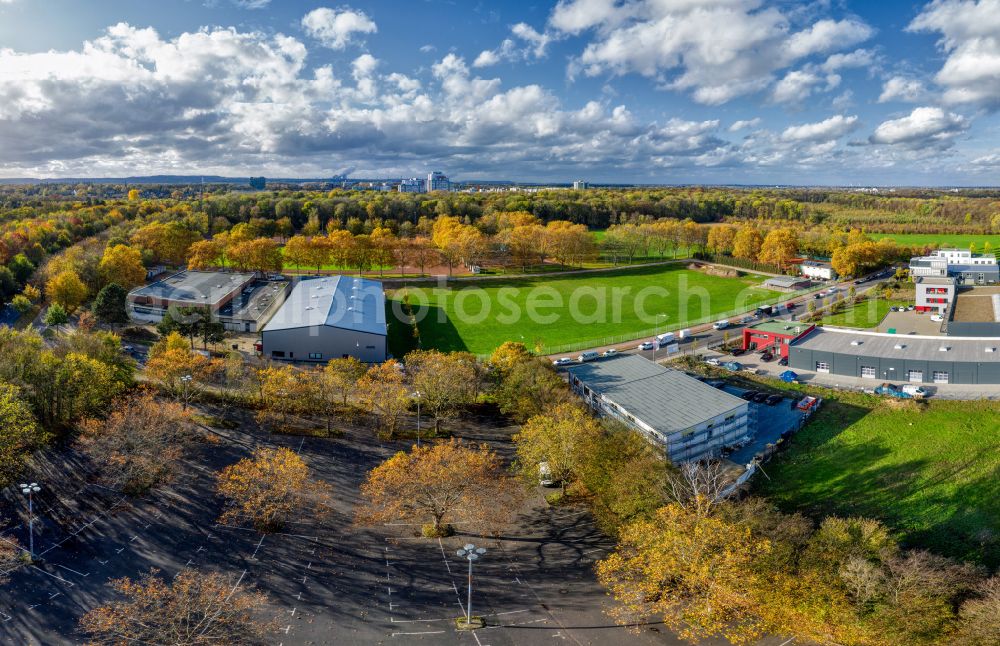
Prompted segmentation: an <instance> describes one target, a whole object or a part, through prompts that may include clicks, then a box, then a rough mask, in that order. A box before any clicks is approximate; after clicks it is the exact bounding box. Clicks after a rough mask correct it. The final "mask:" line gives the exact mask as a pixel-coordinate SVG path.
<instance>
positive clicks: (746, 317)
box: [740, 316, 754, 325]
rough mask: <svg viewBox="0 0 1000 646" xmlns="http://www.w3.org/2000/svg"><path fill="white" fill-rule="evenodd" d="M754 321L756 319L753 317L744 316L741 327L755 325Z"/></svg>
mask: <svg viewBox="0 0 1000 646" xmlns="http://www.w3.org/2000/svg"><path fill="white" fill-rule="evenodd" d="M753 321H754V317H752V316H744V317H743V318H741V319H740V325H746V324H747V323H753Z"/></svg>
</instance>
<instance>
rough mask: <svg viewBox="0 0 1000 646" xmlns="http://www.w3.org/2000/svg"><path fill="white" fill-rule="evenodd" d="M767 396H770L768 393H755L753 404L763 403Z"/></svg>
mask: <svg viewBox="0 0 1000 646" xmlns="http://www.w3.org/2000/svg"><path fill="white" fill-rule="evenodd" d="M768 397H770V395H768V394H767V393H757V394H756V395H755V396H754V398H753V402H754V403H755V404H763V403H764V402H766V401H767V398H768Z"/></svg>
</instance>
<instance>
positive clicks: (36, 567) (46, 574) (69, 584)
mask: <svg viewBox="0 0 1000 646" xmlns="http://www.w3.org/2000/svg"><path fill="white" fill-rule="evenodd" d="M31 567H33V568H35V569H36V570H38V571H39V572H41V573H42V574H44V575H45V576H50V577H52V578H53V579H56V580H57V581H62V582H63V583H65V584H66V585H68V586H69V587H71V588H72V587H73V582H72V581H67V580H66V579H64V578H62V577H61V576H59V575H58V574H52V573H51V572H46V571H45V570H43V569H42V568H40V567H38V566H37V565H32V566H31Z"/></svg>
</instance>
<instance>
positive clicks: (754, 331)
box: [743, 321, 815, 358]
mask: <svg viewBox="0 0 1000 646" xmlns="http://www.w3.org/2000/svg"><path fill="white" fill-rule="evenodd" d="M814 327H815V326H814V325H809V324H806V323H794V322H789V321H763V322H761V323H758V324H756V325H754V326H752V327H747V328H744V329H743V350H745V351H755V350H770V351H771V353H772V354H776V355H780V356H781V357H782V358H787V357H788V346H789V345H791V343H792V342H794V341H795V340H796V339H800V338H802V337H804V336H805V335H807V334H809V333H810V332H812V329H813V328H814Z"/></svg>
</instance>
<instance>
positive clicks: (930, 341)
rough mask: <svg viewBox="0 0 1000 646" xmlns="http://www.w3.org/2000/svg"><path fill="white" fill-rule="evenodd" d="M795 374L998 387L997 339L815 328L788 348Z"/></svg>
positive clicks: (999, 350) (999, 343) (999, 345)
mask: <svg viewBox="0 0 1000 646" xmlns="http://www.w3.org/2000/svg"><path fill="white" fill-rule="evenodd" d="M788 365H789V367H790V368H792V369H795V370H805V371H811V372H817V373H823V374H834V375H843V376H846V377H858V378H861V379H871V380H873V381H893V380H897V381H908V382H912V383H937V384H946V383H953V384H998V383H1000V339H998V338H996V337H950V336H921V335H915V334H905V335H904V334H886V333H881V332H866V331H860V330H848V329H845V328H836V327H829V326H827V327H823V328H818V327H817V328H814V329H813V330H812V331H811V332H810V333H809V334H806V335H804V336H803V337H802V338H801V339H799V340H797V341H795V342H794V343H793V344H792V345H791V346H790V347H789V349H788Z"/></svg>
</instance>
